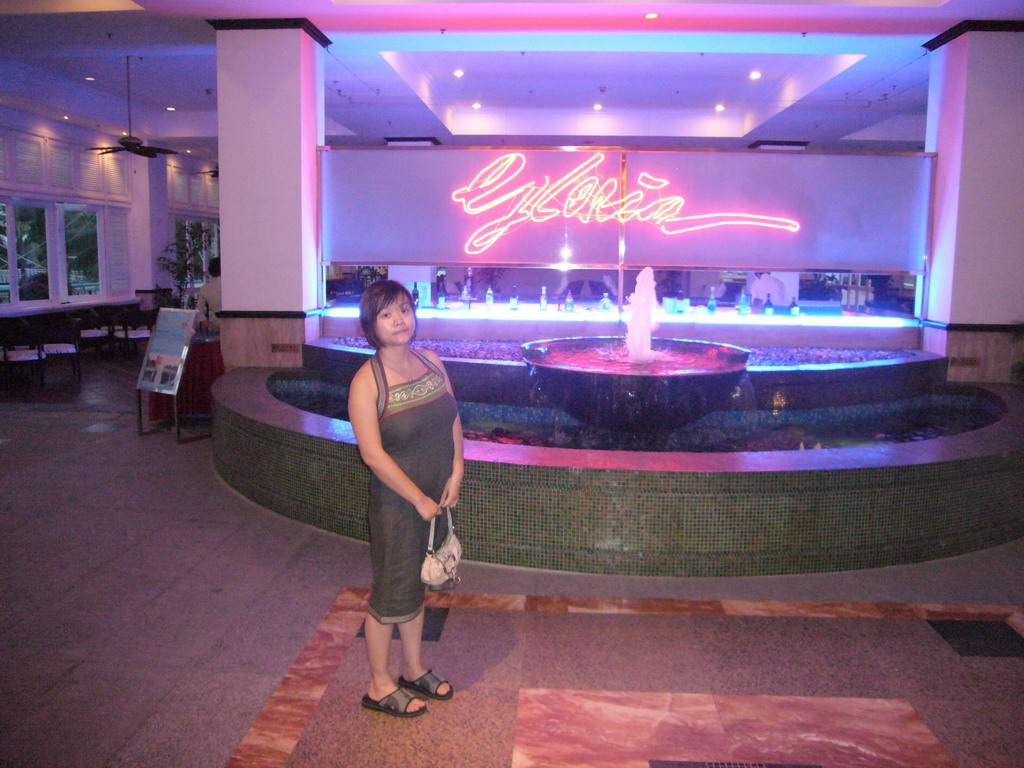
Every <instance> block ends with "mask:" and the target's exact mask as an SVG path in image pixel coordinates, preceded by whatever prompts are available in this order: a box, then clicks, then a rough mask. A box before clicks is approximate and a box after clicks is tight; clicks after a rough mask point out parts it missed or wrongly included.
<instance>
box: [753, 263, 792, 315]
mask: <svg viewBox="0 0 1024 768" xmlns="http://www.w3.org/2000/svg"><path fill="white" fill-rule="evenodd" d="M769 294H770V295H771V297H772V304H774V305H775V306H776V307H782V306H784V302H785V301H786V287H785V286H784V285H783V284H782V281H781V280H779V279H778V278H777V277H773V276H772V273H771V272H755V273H754V282H753V283H751V284H750V306H751V308H752V309H753V311H754V312H760V311H761V308H762V307H763V306H764V302H765V299H767V298H768V296H769Z"/></svg>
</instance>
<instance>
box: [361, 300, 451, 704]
mask: <svg viewBox="0 0 1024 768" xmlns="http://www.w3.org/2000/svg"><path fill="white" fill-rule="evenodd" d="M359 322H360V325H361V326H362V329H363V333H364V334H365V335H366V340H367V341H368V342H369V343H370V346H372V347H373V348H374V349H375V350H376V354H374V356H373V357H372V358H370V360H369V361H368V362H366V363H364V364H363V366H362V367H361V368H360V369H359V370H358V371H357V372H356V374H355V376H354V377H353V378H352V384H351V386H350V387H349V398H348V415H349V421H351V423H352V430H353V431H354V432H355V436H356V442H357V443H358V445H359V453H360V455H361V456H362V458H363V461H365V462H366V465H367V466H368V467H369V468H370V471H371V472H372V475H371V477H370V507H369V520H370V560H371V565H372V568H373V586H372V588H371V590H370V601H369V602H370V604H369V611H368V614H367V616H366V623H365V625H364V628H365V633H366V653H367V656H368V657H369V662H370V685H369V690H368V691H367V693H366V695H365V696H363V700H362V706H364V707H365V708H367V709H371V710H375V711H378V712H384V713H386V714H388V715H393V716H395V717H418V716H419V715H422V714H425V713H426V711H427V710H426V702H425V701H424V699H425V698H430V699H436V700H439V701H446V700H448V699H450V698H451V697H452V694H453V690H452V686H451V684H450V683H449V682H448V681H447V680H444V679H443V678H441V677H438V676H437V675H435V674H434V672H433V671H432V670H430V669H427V668H426V667H425V666H424V665H423V661H422V659H421V655H420V645H421V639H422V634H423V595H424V589H425V587H424V585H423V582H422V581H421V580H420V566H421V564H422V562H423V557H424V554H425V553H426V549H427V539H428V537H429V535H430V521H431V520H432V519H433V518H435V517H437V516H438V515H441V514H443V512H442V507H447V508H449V512H448V514H451V511H450V510H451V508H452V507H454V506H455V505H456V503H457V502H458V500H459V487H460V486H461V484H462V473H463V454H462V422H461V421H460V420H459V412H458V408H457V406H456V404H455V398H454V397H453V396H452V388H451V383H450V382H449V380H448V374H447V373H446V372H445V369H444V366H443V365H442V363H441V360H440V358H438V356H437V355H436V354H435V353H434V352H431V351H429V350H423V351H416V350H414V349H410V347H409V343H410V342H411V341H412V339H413V335H414V334H415V332H416V313H415V310H414V307H413V303H412V296H411V295H410V293H409V291H408V290H407V289H406V288H405V286H404V285H402V284H401V283H398V282H395V281H394V280H383V281H380V282H377V283H373V284H372V285H370V286H369V287H368V288H367V289H366V291H364V292H363V296H362V299H361V301H360V302H359ZM436 528H437V531H436V532H435V537H436V539H437V540H436V541H435V546H436V545H439V544H440V542H441V541H442V540H443V538H444V536H445V535H446V534H447V525H437V526H436ZM395 624H397V625H398V633H399V637H400V638H401V641H402V657H403V672H402V675H401V676H399V678H398V683H397V684H396V683H395V679H394V678H393V677H392V675H391V671H390V669H389V668H388V655H389V649H390V645H391V632H392V628H393V625H395Z"/></svg>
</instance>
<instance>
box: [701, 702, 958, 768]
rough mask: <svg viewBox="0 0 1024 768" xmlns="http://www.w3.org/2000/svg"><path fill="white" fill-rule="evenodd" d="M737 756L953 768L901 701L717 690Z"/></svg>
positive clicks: (853, 767) (865, 767) (865, 766)
mask: <svg viewBox="0 0 1024 768" xmlns="http://www.w3.org/2000/svg"><path fill="white" fill-rule="evenodd" d="M715 701H716V703H717V704H718V711H719V715H720V717H721V719H722V725H723V727H724V728H725V730H726V732H727V733H728V734H729V736H730V738H731V739H732V748H733V755H734V759H736V760H745V761H755V760H758V761H764V762H779V763H787V762H788V763H813V764H819V765H827V766H829V768H956V763H954V762H953V759H952V758H951V757H950V756H949V753H948V752H946V750H945V749H944V748H943V747H942V745H941V744H939V742H938V740H937V739H936V738H935V736H934V735H933V734H932V732H931V731H930V730H929V729H928V727H927V726H926V725H925V724H924V723H923V722H922V721H921V719H920V717H918V714H917V711H916V710H915V709H914V708H913V706H911V704H910V703H909V702H907V701H903V700H901V699H849V698H818V697H800V696H716V697H715Z"/></svg>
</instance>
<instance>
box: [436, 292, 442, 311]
mask: <svg viewBox="0 0 1024 768" xmlns="http://www.w3.org/2000/svg"><path fill="white" fill-rule="evenodd" d="M437 308H438V309H444V294H443V293H439V294H437Z"/></svg>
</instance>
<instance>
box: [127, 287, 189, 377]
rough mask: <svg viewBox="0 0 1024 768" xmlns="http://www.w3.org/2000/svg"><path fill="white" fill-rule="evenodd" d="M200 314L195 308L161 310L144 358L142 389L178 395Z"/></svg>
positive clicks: (141, 373)
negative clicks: (197, 317)
mask: <svg viewBox="0 0 1024 768" xmlns="http://www.w3.org/2000/svg"><path fill="white" fill-rule="evenodd" d="M196 314H197V313H196V310H194V309H169V308H167V307H162V308H161V309H160V312H159V313H158V314H157V318H156V325H154V326H153V328H152V330H151V331H150V335H149V343H148V344H147V345H146V354H145V356H144V357H143V359H142V371H141V372H140V373H139V382H138V384H137V385H136V387H137V388H138V389H145V390H148V391H150V392H158V393H160V394H164V395H172V396H173V395H177V394H178V386H179V385H180V384H181V375H182V373H183V372H184V370H185V360H186V358H187V357H188V350H189V346H190V345H191V344H192V332H193V329H194V326H195V320H196Z"/></svg>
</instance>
